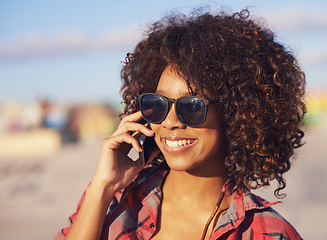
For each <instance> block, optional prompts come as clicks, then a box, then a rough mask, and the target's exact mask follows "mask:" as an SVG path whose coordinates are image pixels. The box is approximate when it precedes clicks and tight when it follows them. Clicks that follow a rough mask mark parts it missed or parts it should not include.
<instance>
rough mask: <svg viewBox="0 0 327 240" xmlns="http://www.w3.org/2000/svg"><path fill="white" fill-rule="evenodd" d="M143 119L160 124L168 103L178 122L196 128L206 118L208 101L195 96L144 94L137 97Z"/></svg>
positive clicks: (164, 116)
mask: <svg viewBox="0 0 327 240" xmlns="http://www.w3.org/2000/svg"><path fill="white" fill-rule="evenodd" d="M138 99H139V102H140V109H141V113H142V116H143V118H144V119H145V120H146V121H148V122H150V123H161V122H162V121H163V120H165V118H166V117H167V114H168V112H169V103H174V105H175V113H176V116H177V118H178V120H179V121H180V122H181V123H183V124H184V125H186V126H188V127H198V126H200V125H202V124H203V123H204V121H205V120H206V117H207V110H208V105H209V104H211V103H218V102H219V101H210V100H207V99H203V98H200V97H196V96H183V97H180V98H177V99H174V98H167V97H164V96H162V95H160V94H157V93H144V94H140V95H139V96H138Z"/></svg>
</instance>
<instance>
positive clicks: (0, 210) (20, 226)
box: [0, 130, 327, 240]
mask: <svg viewBox="0 0 327 240" xmlns="http://www.w3.org/2000/svg"><path fill="white" fill-rule="evenodd" d="M326 140H327V131H326V130H323V131H322V130H319V131H318V130H314V131H311V132H310V133H309V134H308V136H307V137H306V142H307V144H306V145H305V147H303V149H302V150H300V151H299V152H298V154H297V159H296V161H295V162H294V165H293V167H292V169H291V171H290V172H289V173H288V174H287V182H288V185H287V188H286V193H287V194H288V195H287V197H286V198H285V199H283V200H282V201H283V202H284V203H283V204H279V205H277V206H276V207H275V209H276V210H278V211H279V212H280V213H281V214H282V215H283V216H284V217H285V218H286V219H287V220H288V221H289V222H291V223H292V225H293V226H295V227H296V228H297V230H298V231H299V233H300V234H301V235H302V237H303V238H304V239H316V240H319V239H321V240H322V239H325V229H324V227H325V224H324V223H325V219H324V214H326V213H327V187H326V186H327V160H326V157H325V149H326V147H327V145H326V142H327V141H326ZM100 144H101V142H93V143H88V144H82V143H79V144H66V145H64V146H63V147H62V149H61V150H60V151H59V152H57V153H56V154H52V155H51V156H44V157H29V158H24V157H20V158H14V159H8V158H2V159H0V239H6V240H17V239H25V240H45V239H52V238H53V236H54V234H55V233H56V231H58V230H60V229H61V228H63V227H65V226H67V219H68V216H69V215H70V214H71V213H73V212H74V210H75V207H76V205H77V203H78V200H79V198H80V196H81V194H82V193H83V191H84V189H85V187H86V186H87V184H88V183H89V181H90V180H91V178H92V175H93V173H94V171H95V168H96V165H97V160H98V156H99V149H100ZM272 192H273V189H265V190H264V191H256V193H258V194H259V195H261V196H263V197H265V198H267V199H268V200H270V201H276V200H277V199H276V198H275V197H274V196H273V193H272Z"/></svg>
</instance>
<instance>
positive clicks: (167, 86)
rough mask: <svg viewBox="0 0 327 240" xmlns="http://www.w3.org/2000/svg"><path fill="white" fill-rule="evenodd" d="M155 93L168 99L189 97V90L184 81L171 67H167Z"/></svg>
mask: <svg viewBox="0 0 327 240" xmlns="http://www.w3.org/2000/svg"><path fill="white" fill-rule="evenodd" d="M156 92H157V93H160V94H162V95H165V96H168V95H170V97H173V96H174V97H180V96H184V95H190V93H191V92H190V88H189V86H188V84H187V82H186V81H185V79H184V78H183V77H182V76H181V75H180V74H178V73H177V72H176V71H175V70H174V69H173V67H171V66H167V67H166V69H165V70H164V71H163V72H162V74H161V77H160V79H159V82H158V85H157V89H156Z"/></svg>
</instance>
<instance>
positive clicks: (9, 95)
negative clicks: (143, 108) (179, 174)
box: [0, 0, 327, 240]
mask: <svg viewBox="0 0 327 240" xmlns="http://www.w3.org/2000/svg"><path fill="white" fill-rule="evenodd" d="M199 6H203V7H204V9H208V10H210V11H217V10H218V11H219V10H221V9H222V7H223V8H224V9H226V10H227V11H229V12H234V11H240V10H242V9H244V8H246V7H247V8H248V9H249V10H250V12H251V15H252V16H256V17H259V18H262V20H264V21H266V25H267V26H268V27H270V28H272V29H273V31H275V33H276V38H277V40H278V41H280V42H282V43H283V44H285V45H286V46H287V48H288V49H290V50H292V51H293V52H294V53H295V56H296V57H297V58H298V60H299V62H300V65H301V66H302V68H303V70H304V71H305V73H306V76H307V96H306V102H307V104H308V114H307V116H306V119H305V126H304V129H305V132H306V137H305V142H306V144H305V146H304V147H303V148H301V149H299V150H298V151H297V152H296V156H295V157H294V159H293V167H292V168H291V171H290V172H289V173H287V174H286V180H287V187H286V190H285V192H286V193H287V197H286V198H284V199H283V200H282V201H283V204H279V205H276V207H275V208H276V210H277V211H279V212H280V213H281V214H282V215H283V216H284V217H285V218H286V219H287V220H288V221H289V222H291V223H292V225H294V226H295V227H296V229H297V230H298V231H299V233H300V234H301V235H302V237H303V238H304V239H321V240H322V239H326V237H325V232H326V231H325V229H324V227H325V226H324V225H325V222H326V220H325V218H324V214H326V213H327V187H326V185H327V161H326V157H325V152H324V151H325V149H326V147H327V79H326V78H327V77H326V76H327V45H326V41H327V18H326V17H325V13H326V10H327V2H326V1H323V0H312V1H302V0H300V1H295V0H290V1H281V0H276V1H264V0H252V1H251V0H246V1H244V0H235V1H195V0H194V1H193V0H181V1H179V0H165V1H150V0H146V1H131V0H125V1H115V2H113V1H92V2H91V1H84V0H79V1H77V0H71V1H63V0H56V1H54V0H46V1H36V0H30V1H24V0H14V1H4V0H0V239H6V240H16V239H22V238H24V239H26V240H44V239H52V238H53V236H54V234H55V233H56V231H58V230H60V229H61V228H63V227H65V226H66V225H67V221H68V216H69V215H70V214H71V213H73V212H74V210H75V207H76V205H77V203H78V200H79V198H80V196H81V194H82V193H83V191H84V189H85V187H86V186H87V184H88V183H89V181H90V180H91V178H92V176H93V173H94V171H95V168H96V164H97V160H98V156H99V150H100V144H101V140H102V139H103V138H105V137H106V136H109V135H110V134H111V133H112V132H113V131H114V129H115V127H116V126H117V124H118V123H119V117H118V115H119V114H120V113H121V111H122V107H123V106H122V105H121V101H122V99H121V97H120V95H119V90H120V86H121V82H120V68H121V66H122V61H124V59H125V56H126V53H127V52H132V51H133V47H134V46H135V44H136V43H137V42H138V41H139V40H140V39H142V31H143V30H144V29H145V28H146V26H147V24H148V23H152V22H154V21H156V20H158V19H159V18H161V17H162V16H164V15H166V14H169V13H170V12H182V13H188V12H190V11H192V10H193V9H194V8H197V7H199ZM273 190H274V185H272V188H267V189H263V190H257V191H255V192H256V193H258V194H259V195H261V196H263V197H265V198H266V199H268V200H270V201H276V200H277V199H276V198H275V197H274V196H273Z"/></svg>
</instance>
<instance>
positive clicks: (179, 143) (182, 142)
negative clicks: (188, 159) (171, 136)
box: [166, 139, 193, 148]
mask: <svg viewBox="0 0 327 240" xmlns="http://www.w3.org/2000/svg"><path fill="white" fill-rule="evenodd" d="M191 143H193V140H191V139H183V140H178V141H170V140H167V139H166V144H167V146H168V147H170V148H179V147H183V146H187V145H190V144H191Z"/></svg>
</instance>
